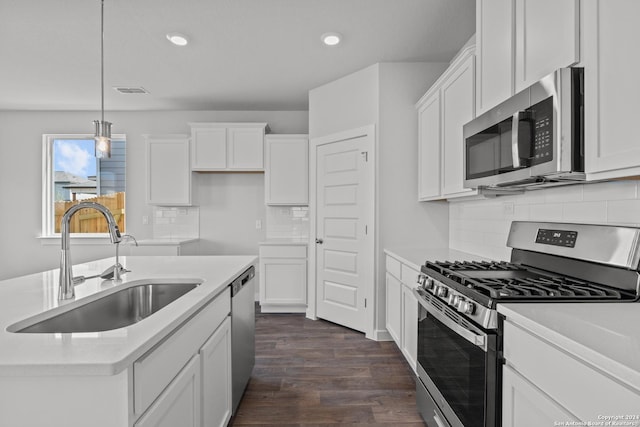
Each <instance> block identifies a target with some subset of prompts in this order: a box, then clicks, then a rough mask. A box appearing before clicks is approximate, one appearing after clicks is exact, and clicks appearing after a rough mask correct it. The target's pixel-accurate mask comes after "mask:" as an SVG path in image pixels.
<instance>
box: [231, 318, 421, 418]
mask: <svg viewBox="0 0 640 427" xmlns="http://www.w3.org/2000/svg"><path fill="white" fill-rule="evenodd" d="M347 424H348V425H352V426H358V425H360V426H399V427H400V426H404V427H413V426H415V427H424V423H423V422H422V419H421V418H420V415H419V414H418V412H417V409H416V404H415V382H414V376H413V371H412V370H411V368H410V367H409V365H408V364H407V363H406V361H405V359H404V357H403V356H402V353H401V352H400V350H399V349H398V348H397V347H396V345H395V344H394V343H393V342H376V341H371V340H368V339H366V338H365V337H364V335H363V334H361V333H358V332H355V331H353V330H351V329H347V328H344V327H341V326H338V325H335V324H333V323H329V322H326V321H323V320H317V321H313V320H308V319H306V318H305V317H304V315H302V314H260V313H259V312H258V311H257V312H256V366H255V368H254V370H253V374H252V377H251V381H250V382H249V385H248V387H247V391H246V392H245V395H244V398H243V399H242V402H241V403H240V406H239V408H238V413H237V415H236V416H235V417H234V418H233V419H232V420H231V423H230V425H231V426H244V425H253V426H255V425H260V426H279V427H280V426H306V427H311V426H337V425H347Z"/></svg>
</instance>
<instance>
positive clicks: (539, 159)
mask: <svg viewBox="0 0 640 427" xmlns="http://www.w3.org/2000/svg"><path fill="white" fill-rule="evenodd" d="M527 112H528V113H529V117H530V119H529V120H531V158H530V164H531V165H537V164H540V163H545V162H548V161H549V160H552V159H553V98H551V97H549V98H547V99H545V100H543V101H540V102H539V103H537V104H535V105H533V106H531V107H530V108H528V109H527Z"/></svg>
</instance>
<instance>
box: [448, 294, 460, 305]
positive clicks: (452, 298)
mask: <svg viewBox="0 0 640 427" xmlns="http://www.w3.org/2000/svg"><path fill="white" fill-rule="evenodd" d="M458 304H460V296H459V295H453V294H451V295H449V305H450V306H452V307H453V308H458Z"/></svg>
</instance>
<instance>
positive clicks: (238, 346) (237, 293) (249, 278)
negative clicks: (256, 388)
mask: <svg viewBox="0 0 640 427" xmlns="http://www.w3.org/2000/svg"><path fill="white" fill-rule="evenodd" d="M255 275H256V271H255V267H254V266H251V267H249V268H248V269H246V270H245V271H244V273H242V274H241V275H240V276H238V277H237V278H236V279H235V280H234V281H233V282H232V283H231V380H232V388H231V395H232V398H233V400H232V404H233V412H232V414H233V415H235V414H236V411H237V409H238V405H239V404H240V400H241V399H242V395H243V394H244V390H245V388H246V387H247V384H248V383H249V379H250V378H251V371H252V370H253V366H254V365H255V363H256V344H255V332H256V314H255V284H254V282H255V280H253V279H254V277H255Z"/></svg>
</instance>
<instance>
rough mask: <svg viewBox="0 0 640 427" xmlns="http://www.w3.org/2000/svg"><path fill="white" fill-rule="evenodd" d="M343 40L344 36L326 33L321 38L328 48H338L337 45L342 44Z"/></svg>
mask: <svg viewBox="0 0 640 427" xmlns="http://www.w3.org/2000/svg"><path fill="white" fill-rule="evenodd" d="M341 39H342V35H341V34H340V33H324V34H323V35H322V36H321V37H320V40H322V43H324V44H326V45H327V46H336V45H337V44H339V43H340V40H341Z"/></svg>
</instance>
